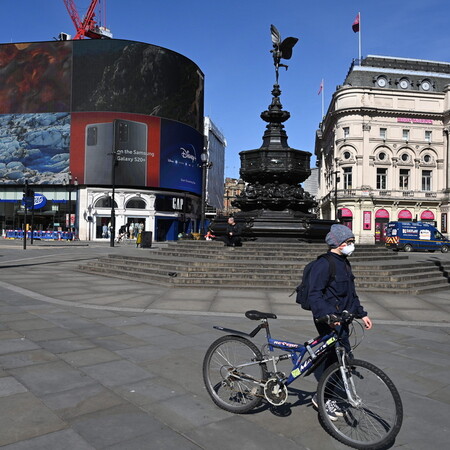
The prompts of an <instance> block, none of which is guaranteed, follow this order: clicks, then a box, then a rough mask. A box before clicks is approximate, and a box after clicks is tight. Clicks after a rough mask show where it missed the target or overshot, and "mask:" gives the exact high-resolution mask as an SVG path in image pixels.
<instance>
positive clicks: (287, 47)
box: [270, 25, 298, 84]
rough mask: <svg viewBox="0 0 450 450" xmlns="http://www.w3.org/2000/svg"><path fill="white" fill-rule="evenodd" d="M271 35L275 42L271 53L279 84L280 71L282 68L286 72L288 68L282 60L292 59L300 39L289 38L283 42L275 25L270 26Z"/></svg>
mask: <svg viewBox="0 0 450 450" xmlns="http://www.w3.org/2000/svg"><path fill="white" fill-rule="evenodd" d="M270 33H271V35H272V42H273V50H270V52H271V53H272V55H273V63H274V65H275V76H276V80H277V84H278V69H279V68H280V67H284V68H285V69H286V70H287V68H288V66H287V65H286V64H281V63H280V60H281V59H291V56H292V49H293V48H294V45H295V44H296V43H297V41H298V38H295V37H287V38H286V39H284V40H283V41H281V34H280V32H279V31H278V30H277V27H276V26H275V25H270Z"/></svg>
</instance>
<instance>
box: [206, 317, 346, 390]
mask: <svg viewBox="0 0 450 450" xmlns="http://www.w3.org/2000/svg"><path fill="white" fill-rule="evenodd" d="M260 320H261V323H260V324H259V325H258V326H257V327H256V328H255V329H254V330H253V331H252V332H251V333H244V332H243V331H238V330H233V329H231V328H224V327H220V326H214V328H215V329H217V330H220V331H224V332H227V333H232V334H235V335H239V336H244V337H250V338H253V337H255V336H256V335H257V334H258V333H259V331H260V330H262V329H265V330H266V340H267V345H268V348H269V351H270V352H273V351H274V350H275V349H279V350H285V351H287V352H288V353H287V354H282V355H278V356H275V355H274V356H272V357H265V358H263V359H262V360H261V361H259V360H258V361H254V362H250V363H245V364H242V365H241V366H239V367H246V366H249V365H255V364H263V363H272V365H273V368H274V370H273V371H274V373H275V374H277V373H278V371H277V363H278V362H279V361H283V360H286V359H291V360H292V362H293V367H292V370H291V372H290V373H289V376H287V377H286V378H284V379H280V381H282V382H283V384H284V385H285V386H289V385H290V384H291V383H292V382H293V381H294V380H295V379H296V378H298V377H299V376H301V375H305V376H307V375H309V374H310V373H311V372H312V371H313V370H314V369H315V368H316V367H317V366H318V365H319V364H320V363H321V362H322V360H323V358H324V357H325V355H326V353H327V352H328V351H330V349H331V348H332V347H333V346H336V352H337V355H338V361H339V363H340V364H341V367H342V362H343V361H345V357H344V356H343V355H345V349H344V348H343V347H342V346H340V343H339V337H340V332H336V331H333V332H332V333H329V334H327V335H326V336H318V337H316V338H314V339H310V340H309V341H307V342H305V343H304V344H298V343H296V342H290V341H286V340H279V339H274V338H272V336H271V334H270V329H269V323H268V320H267V319H260ZM341 353H343V355H341ZM307 354H308V356H307V358H306V359H305V360H304V361H303V359H304V357H305V355H307ZM302 361H303V362H302ZM344 364H345V363H344ZM346 378H347V377H346V376H345V374H344V379H346ZM255 381H256V380H255ZM258 384H260V383H258Z"/></svg>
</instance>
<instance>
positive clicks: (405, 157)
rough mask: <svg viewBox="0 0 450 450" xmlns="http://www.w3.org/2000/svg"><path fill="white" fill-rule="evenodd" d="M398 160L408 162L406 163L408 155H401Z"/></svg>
mask: <svg viewBox="0 0 450 450" xmlns="http://www.w3.org/2000/svg"><path fill="white" fill-rule="evenodd" d="M400 159H401V160H402V161H403V162H408V161H409V155H408V153H402V156H400Z"/></svg>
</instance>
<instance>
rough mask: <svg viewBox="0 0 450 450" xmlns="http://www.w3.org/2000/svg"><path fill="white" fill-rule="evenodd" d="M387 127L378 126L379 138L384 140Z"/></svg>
mask: <svg viewBox="0 0 450 450" xmlns="http://www.w3.org/2000/svg"><path fill="white" fill-rule="evenodd" d="M386 134H387V128H380V139H384V140H386Z"/></svg>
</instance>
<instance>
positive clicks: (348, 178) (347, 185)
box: [344, 167, 352, 189]
mask: <svg viewBox="0 0 450 450" xmlns="http://www.w3.org/2000/svg"><path fill="white" fill-rule="evenodd" d="M351 188H352V168H351V167H344V189H351Z"/></svg>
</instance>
